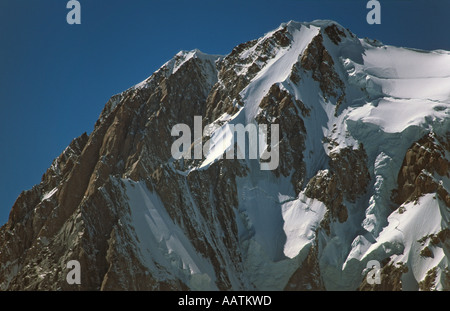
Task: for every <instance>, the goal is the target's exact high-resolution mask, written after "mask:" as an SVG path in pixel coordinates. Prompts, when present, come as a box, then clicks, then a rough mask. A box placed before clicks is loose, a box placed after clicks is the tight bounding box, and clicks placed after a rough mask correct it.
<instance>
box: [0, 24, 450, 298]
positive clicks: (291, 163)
mask: <svg viewBox="0 0 450 311" xmlns="http://www.w3.org/2000/svg"><path fill="white" fill-rule="evenodd" d="M448 60H450V52H439V53H438V52H436V51H434V52H427V53H423V52H420V53H419V52H416V51H412V50H408V49H402V48H395V47H391V46H385V45H382V44H381V43H380V42H378V41H370V40H363V39H358V38H357V37H356V36H355V35H354V34H352V33H351V32H350V31H349V30H347V29H344V28H343V27H342V26H340V25H339V24H337V23H335V22H333V21H313V22H311V23H297V22H294V21H290V22H288V23H283V24H281V25H280V27H278V28H277V29H275V30H273V31H271V32H268V33H266V34H265V35H264V36H263V37H261V38H259V39H256V40H252V41H249V42H246V43H242V44H240V45H238V46H237V47H235V48H234V49H233V50H232V52H231V53H230V54H228V55H225V56H217V55H207V54H204V53H201V52H200V51H198V50H193V51H181V52H180V53H178V54H177V55H175V57H174V58H173V59H172V60H169V61H168V62H166V63H165V64H164V65H163V66H162V67H161V68H160V69H158V70H157V71H156V72H155V73H154V74H152V75H151V76H150V77H149V78H147V79H145V80H144V81H142V82H141V83H138V84H136V85H135V86H132V87H131V88H129V89H128V90H126V91H124V92H122V93H120V94H117V95H114V96H113V97H111V99H110V100H109V101H108V103H107V104H106V105H105V108H104V110H103V111H102V113H101V115H100V117H99V120H98V121H97V123H96V125H95V128H94V130H93V132H92V133H91V134H90V135H87V134H83V135H82V136H80V137H79V138H76V139H74V141H73V142H72V143H71V144H70V145H69V147H68V148H67V149H66V150H65V151H64V152H63V153H62V154H61V155H60V156H59V157H58V158H57V159H55V161H54V162H53V164H52V166H51V167H50V168H49V170H47V172H46V173H45V174H44V176H43V178H42V182H41V184H40V185H37V186H35V187H33V189H32V190H29V191H26V192H23V193H22V194H21V195H20V196H19V198H18V200H17V201H16V203H15V204H14V206H13V208H12V211H11V214H10V218H9V220H8V222H7V224H5V225H4V226H3V227H1V229H0V245H1V248H0V249H1V250H0V262H1V263H2V269H0V288H1V289H2V290H14V289H37V290H44V289H45V290H48V289H53V290H55V289H56V290H71V289H80V290H158V289H163V290H164V289H171V290H173V289H178V290H180V289H191V290H199V289H200V290H230V289H233V290H240V289H245V290H254V289H257V290H283V289H286V290H313V289H316V290H325V289H327V290H336V289H344V290H356V289H361V290H376V289H382V290H386V289H389V290H398V289H406V290H417V289H421V290H426V289H438V290H443V289H448V288H449V272H448V251H449V243H450V242H449V239H448V213H449V205H450V196H449V194H448V193H449V189H450V184H449V178H450V171H449V168H450V161H449V159H450V139H449V138H450V137H449V134H448V129H449V128H450V118H449V114H450V113H449V112H450V104H449V99H450V89H449V88H448V87H447V86H446V85H448V84H446V82H447V79H448V76H450V66H448V65H446V64H447V63H450V62H447V61H448ZM411 61H415V63H416V64H425V65H426V66H420V65H417V66H411V65H409V66H408V63H410V62H411ZM430 77H433V78H430ZM419 86H422V87H419ZM194 116H202V118H203V121H204V124H207V123H210V124H213V125H216V126H217V127H216V130H215V131H214V132H213V133H211V134H210V138H211V140H212V141H217V144H216V146H215V147H216V148H222V149H218V150H219V151H222V152H221V153H220V152H219V153H217V154H223V152H225V151H226V150H228V149H229V148H230V147H231V145H232V144H233V141H232V140H230V141H227V140H224V139H220V138H221V137H225V136H224V133H226V132H225V131H226V125H227V124H244V125H247V124H250V123H257V124H273V123H276V124H279V125H280V143H279V149H280V164H279V166H278V168H277V169H275V170H274V171H267V172H265V171H261V170H260V169H259V163H258V160H249V159H244V160H227V159H220V157H217V156H216V155H214V154H210V156H209V157H208V156H205V157H204V158H203V159H202V160H189V159H184V160H174V159H173V158H172V156H171V152H170V148H171V143H172V142H173V140H174V137H172V136H171V129H172V128H173V126H175V125H176V124H179V123H184V124H187V125H188V126H190V127H191V128H193V124H194V123H193V122H194V120H193V118H194ZM423 150H425V151H423ZM411 159H413V160H411ZM433 196H434V197H433ZM425 215H427V217H428V218H429V219H430V222H429V223H427V222H424V221H421V219H422V220H423V219H424V216H425ZM398 228H402V230H403V231H404V232H408V234H407V235H398V234H397V232H398V230H397V229H398ZM412 228H413V229H414V230H413V229H412ZM419 240H420V241H422V242H419ZM73 259H75V260H78V261H79V262H80V263H81V266H82V274H81V277H82V282H81V285H79V286H75V287H74V286H73V285H72V286H71V285H69V284H67V282H66V278H65V275H66V273H67V269H66V267H65V264H66V263H67V262H68V261H69V260H73ZM370 260H378V261H379V262H380V263H382V271H381V275H382V283H381V285H370V284H368V283H367V282H366V281H365V280H366V279H365V274H366V273H367V267H366V264H367V263H368V262H369V261H370ZM383 280H384V282H383Z"/></svg>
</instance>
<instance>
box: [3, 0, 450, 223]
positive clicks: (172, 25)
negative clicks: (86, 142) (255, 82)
mask: <svg viewBox="0 0 450 311" xmlns="http://www.w3.org/2000/svg"><path fill="white" fill-rule="evenodd" d="M67 2H68V1H67V0H0V118H1V121H0V148H1V149H0V172H1V173H0V198H1V199H0V225H1V224H3V223H5V222H6V220H7V218H8V215H9V211H10V209H11V207H12V205H13V203H14V201H15V200H16V198H17V196H18V195H19V194H20V192H21V191H22V190H26V189H30V188H31V187H32V186H33V185H35V184H37V183H39V182H40V180H41V176H42V174H43V173H44V172H45V170H46V169H47V168H48V167H49V166H50V164H51V162H52V161H53V159H54V158H55V157H57V156H58V155H59V154H60V153H61V152H62V151H63V150H64V148H65V147H66V146H67V145H68V144H69V143H70V141H71V140H72V139H73V138H74V137H77V136H79V135H81V134H82V133H83V132H88V133H90V132H91V131H92V129H93V126H94V123H95V121H96V120H97V118H98V116H99V114H100V112H101V110H102V108H103V106H104V104H105V103H106V101H107V100H108V98H109V97H110V96H111V95H113V94H116V93H118V92H121V91H123V90H125V89H127V88H128V87H130V86H132V85H134V84H136V83H138V82H140V81H142V80H144V79H145V78H146V77H148V76H149V75H151V73H152V72H154V71H155V70H156V69H157V68H159V67H160V66H161V65H162V64H163V63H164V62H166V61H167V60H169V59H170V58H171V57H172V56H173V55H174V54H176V53H177V52H178V51H179V50H191V49H194V48H199V49H200V50H202V51H203V52H206V53H212V54H227V53H229V52H230V51H231V50H232V48H233V47H234V46H236V45H237V44H239V43H242V42H245V41H248V40H251V39H255V38H258V37H260V36H261V35H263V34H264V33H265V32H268V31H270V30H272V29H274V28H276V27H278V26H279V24H281V23H282V22H287V21H289V20H291V19H292V20H296V21H311V20H314V19H333V20H336V21H338V22H339V23H340V24H342V25H343V26H344V27H347V28H349V29H350V30H352V31H353V32H354V33H355V34H356V35H358V36H359V37H370V38H376V39H379V40H380V41H382V42H384V43H386V44H392V45H398V46H408V47H413V48H421V49H446V50H450V34H449V29H450V18H449V17H448V14H449V12H450V0H380V2H381V4H382V24H381V25H368V24H367V23H366V14H367V12H368V10H367V9H366V3H367V1H366V0H329V1H321V0H277V1H265V0H255V1H246V0H240V1H234V0H231V1H230V0H228V1H222V0H209V1H200V0H198V1H196V0H191V1H183V0H127V1H126V0H120V1H119V0H108V1H104V0H80V3H81V13H82V17H81V22H82V24H81V25H68V24H67V23H66V14H67V12H68V11H69V10H68V9H66V4H67Z"/></svg>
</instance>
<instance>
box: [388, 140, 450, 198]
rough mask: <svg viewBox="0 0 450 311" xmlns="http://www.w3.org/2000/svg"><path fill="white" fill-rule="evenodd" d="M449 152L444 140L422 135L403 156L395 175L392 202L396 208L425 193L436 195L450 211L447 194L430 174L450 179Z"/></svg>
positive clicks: (449, 143) (449, 147)
mask: <svg viewBox="0 0 450 311" xmlns="http://www.w3.org/2000/svg"><path fill="white" fill-rule="evenodd" d="M446 151H447V152H450V142H449V139H448V137H447V138H445V137H443V138H440V137H435V136H434V135H432V134H429V135H425V136H424V137H423V138H421V139H420V140H419V141H417V142H415V143H414V144H413V145H412V146H411V147H410V148H409V149H408V151H407V152H406V155H405V159H404V160H403V164H402V167H401V169H400V171H399V173H398V188H397V189H394V191H393V195H392V196H393V201H394V202H395V203H397V204H398V205H401V204H403V203H405V202H410V201H414V200H417V199H418V198H419V197H421V196H422V195H424V194H426V193H434V192H437V193H438V195H439V197H440V199H441V200H442V201H444V202H445V204H446V205H447V206H448V207H450V194H449V193H448V192H447V191H446V190H445V188H444V187H443V186H442V185H441V184H439V181H437V180H436V179H434V178H433V175H434V174H437V175H439V176H442V177H450V161H449V160H448V159H447V158H446V156H445V152H446Z"/></svg>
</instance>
